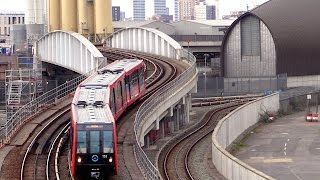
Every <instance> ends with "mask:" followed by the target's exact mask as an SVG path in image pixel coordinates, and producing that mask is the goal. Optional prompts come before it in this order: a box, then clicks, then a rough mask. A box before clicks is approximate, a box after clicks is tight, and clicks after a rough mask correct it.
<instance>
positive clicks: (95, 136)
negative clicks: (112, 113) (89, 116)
mask: <svg viewBox="0 0 320 180" xmlns="http://www.w3.org/2000/svg"><path fill="white" fill-rule="evenodd" d="M89 143H90V152H89V153H91V154H96V153H100V131H90V141H89Z"/></svg>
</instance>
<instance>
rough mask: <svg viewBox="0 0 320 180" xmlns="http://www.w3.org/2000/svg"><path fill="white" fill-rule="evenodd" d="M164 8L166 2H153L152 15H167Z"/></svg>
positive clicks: (159, 0) (158, 0) (164, 0)
mask: <svg viewBox="0 0 320 180" xmlns="http://www.w3.org/2000/svg"><path fill="white" fill-rule="evenodd" d="M166 8H167V4H166V0H154V15H169V14H167V11H166Z"/></svg>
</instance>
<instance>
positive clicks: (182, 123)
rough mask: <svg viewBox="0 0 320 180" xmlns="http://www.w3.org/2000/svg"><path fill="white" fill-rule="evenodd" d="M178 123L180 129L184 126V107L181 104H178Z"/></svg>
mask: <svg viewBox="0 0 320 180" xmlns="http://www.w3.org/2000/svg"><path fill="white" fill-rule="evenodd" d="M179 115H180V116H179V121H180V127H183V126H184V125H185V122H184V116H185V113H184V105H183V104H179Z"/></svg>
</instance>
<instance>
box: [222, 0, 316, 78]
mask: <svg viewBox="0 0 320 180" xmlns="http://www.w3.org/2000/svg"><path fill="white" fill-rule="evenodd" d="M319 7H320V1H318V0H307V1H301V0H270V1H268V2H266V3H264V4H262V5H261V6H259V7H257V8H255V9H253V10H252V11H250V12H248V13H245V14H244V15H242V16H241V17H240V18H238V19H237V20H236V21H235V22H233V24H232V25H231V26H230V27H229V30H228V31H227V32H226V36H225V39H226V38H227V37H228V32H230V31H231V29H232V28H233V27H234V26H235V25H236V24H237V23H239V22H240V20H241V19H242V18H244V17H246V16H248V15H253V16H255V17H257V18H259V19H260V20H261V21H262V22H263V23H264V24H265V25H266V26H267V27H268V29H269V30H270V32H271V35H272V37H273V40H274V43H275V47H276V58H277V62H276V63H277V64H276V66H277V67H276V71H277V72H276V73H277V74H283V73H287V74H288V75H289V76H301V75H315V74H320V73H319V72H320V71H319V68H318V67H319V65H320V60H319V58H320V50H319V47H320V40H319V39H320V33H319V32H318V29H319V28H320V21H319V20H317V17H318V16H319V15H320V11H319ZM224 41H225V40H224ZM224 48H225V45H224V42H223V45H222V51H223V50H224ZM222 59H223V57H222Z"/></svg>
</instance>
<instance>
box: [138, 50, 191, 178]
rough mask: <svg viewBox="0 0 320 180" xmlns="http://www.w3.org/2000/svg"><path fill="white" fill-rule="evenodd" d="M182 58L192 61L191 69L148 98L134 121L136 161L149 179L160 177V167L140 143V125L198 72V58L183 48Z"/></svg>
mask: <svg viewBox="0 0 320 180" xmlns="http://www.w3.org/2000/svg"><path fill="white" fill-rule="evenodd" d="M181 58H183V59H186V60H187V61H188V62H189V63H190V65H191V66H190V67H189V69H187V70H186V71H185V72H184V73H182V74H181V75H180V76H179V77H178V78H176V79H175V80H174V81H172V82H170V83H168V84H167V85H166V86H164V87H163V88H161V89H159V90H158V91H157V92H156V93H155V94H154V95H153V96H152V98H149V99H147V100H146V101H145V102H144V103H143V104H142V105H141V107H140V108H139V110H138V112H137V115H136V119H135V122H134V132H135V136H136V142H135V143H134V154H135V158H136V162H137V163H138V165H139V168H140V170H141V172H142V173H143V174H144V176H145V177H146V178H147V179H160V174H159V172H158V169H157V168H156V167H155V165H154V164H152V162H151V161H150V160H149V159H148V157H147V155H146V154H145V152H144V151H143V149H142V147H141V146H140V143H139V139H140V138H139V137H137V134H138V131H139V128H141V127H140V123H141V122H142V121H143V120H144V119H145V118H147V117H148V116H149V114H151V113H153V111H154V110H155V109H157V106H159V105H160V102H163V101H165V100H167V98H168V97H170V96H171V95H173V94H174V93H175V92H176V91H177V90H178V89H180V88H181V87H182V86H183V85H184V84H186V83H187V82H188V81H189V80H190V79H191V78H192V76H194V75H195V74H196V73H197V69H196V59H195V57H194V56H193V55H192V54H191V53H188V52H187V51H186V50H184V49H183V50H182V53H181Z"/></svg>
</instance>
